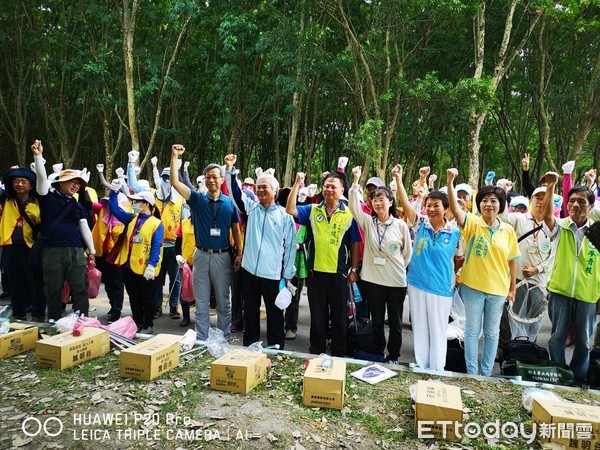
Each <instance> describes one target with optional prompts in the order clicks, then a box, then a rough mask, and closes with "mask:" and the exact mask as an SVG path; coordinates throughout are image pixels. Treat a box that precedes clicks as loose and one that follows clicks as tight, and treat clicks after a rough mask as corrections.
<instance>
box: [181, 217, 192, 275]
mask: <svg viewBox="0 0 600 450" xmlns="http://www.w3.org/2000/svg"><path fill="white" fill-rule="evenodd" d="M195 250H196V236H195V235H194V225H193V224H192V219H184V220H182V221H181V256H183V257H184V258H185V260H186V261H187V263H188V264H189V265H190V267H191V266H193V265H194V251H195Z"/></svg>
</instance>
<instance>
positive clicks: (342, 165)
mask: <svg viewBox="0 0 600 450" xmlns="http://www.w3.org/2000/svg"><path fill="white" fill-rule="evenodd" d="M347 164H348V157H347V156H340V157H339V158H338V165H337V166H338V168H340V169H345V168H346V165H347Z"/></svg>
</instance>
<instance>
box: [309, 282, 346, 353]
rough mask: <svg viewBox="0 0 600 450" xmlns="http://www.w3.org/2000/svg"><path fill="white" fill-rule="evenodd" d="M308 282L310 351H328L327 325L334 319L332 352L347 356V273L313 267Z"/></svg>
mask: <svg viewBox="0 0 600 450" xmlns="http://www.w3.org/2000/svg"><path fill="white" fill-rule="evenodd" d="M306 286H307V288H308V306H309V308H310V347H309V349H308V350H309V352H310V353H313V354H320V353H325V352H326V350H327V329H328V326H329V322H331V355H332V356H341V357H344V356H346V329H347V321H348V320H347V318H346V301H347V299H348V281H347V279H346V277H345V276H344V275H342V274H341V273H325V272H316V271H311V272H310V273H309V275H308V278H307V279H306Z"/></svg>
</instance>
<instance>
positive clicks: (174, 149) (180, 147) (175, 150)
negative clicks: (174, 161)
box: [171, 144, 185, 157]
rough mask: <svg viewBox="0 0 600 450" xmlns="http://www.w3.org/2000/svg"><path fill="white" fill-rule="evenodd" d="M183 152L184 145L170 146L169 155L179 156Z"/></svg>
mask: <svg viewBox="0 0 600 450" xmlns="http://www.w3.org/2000/svg"><path fill="white" fill-rule="evenodd" d="M183 152H185V147H184V146H183V145H181V144H174V145H173V146H172V147H171V155H172V156H178V157H179V156H181V155H183Z"/></svg>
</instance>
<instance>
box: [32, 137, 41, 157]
mask: <svg viewBox="0 0 600 450" xmlns="http://www.w3.org/2000/svg"><path fill="white" fill-rule="evenodd" d="M31 151H32V153H33V154H34V155H36V156H37V155H41V154H42V153H43V152H44V147H43V146H42V141H40V140H38V139H36V140H35V141H34V142H33V145H32V146H31Z"/></svg>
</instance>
